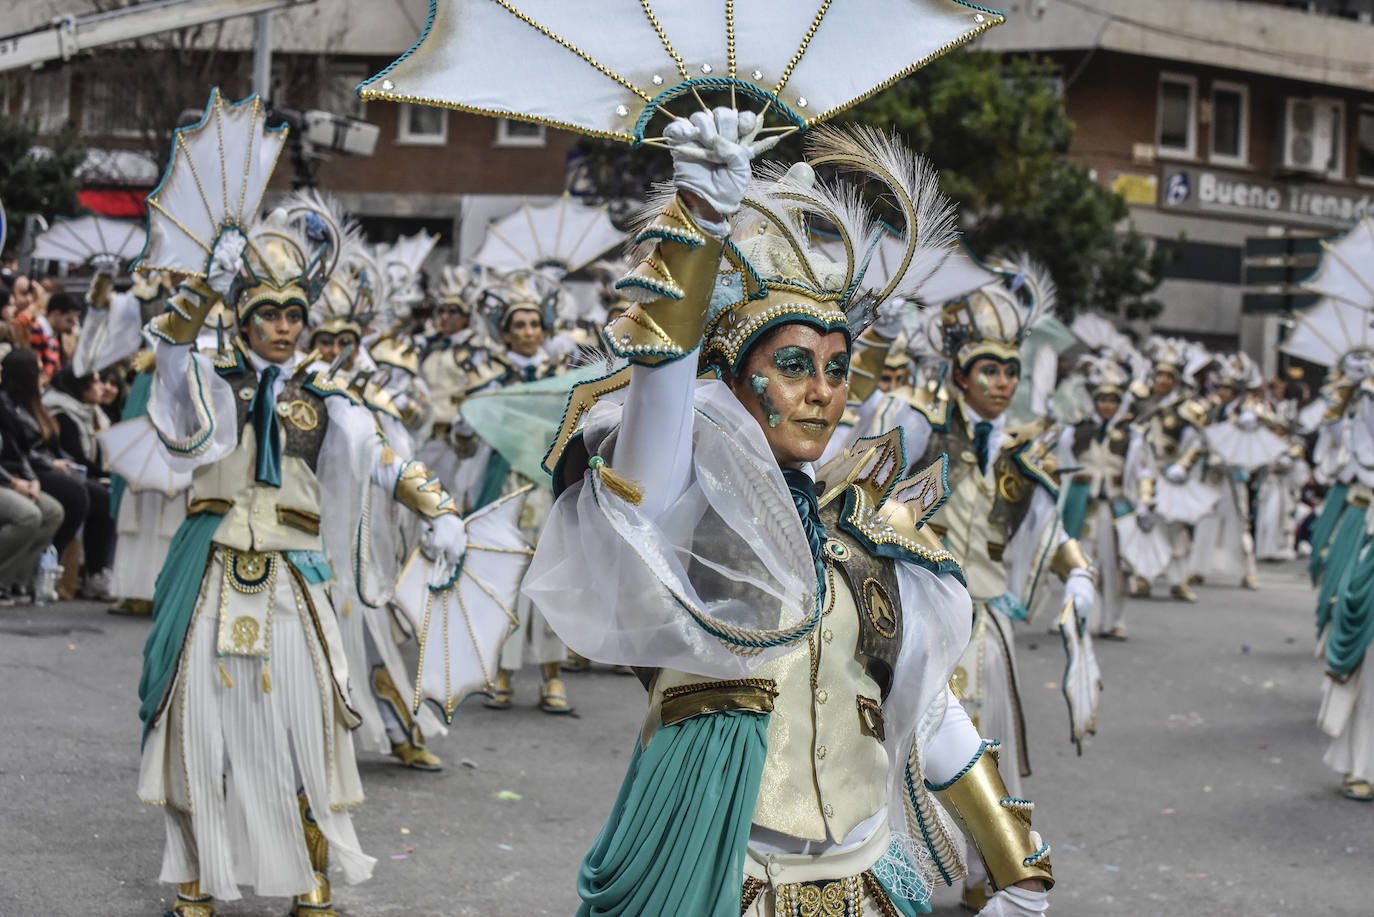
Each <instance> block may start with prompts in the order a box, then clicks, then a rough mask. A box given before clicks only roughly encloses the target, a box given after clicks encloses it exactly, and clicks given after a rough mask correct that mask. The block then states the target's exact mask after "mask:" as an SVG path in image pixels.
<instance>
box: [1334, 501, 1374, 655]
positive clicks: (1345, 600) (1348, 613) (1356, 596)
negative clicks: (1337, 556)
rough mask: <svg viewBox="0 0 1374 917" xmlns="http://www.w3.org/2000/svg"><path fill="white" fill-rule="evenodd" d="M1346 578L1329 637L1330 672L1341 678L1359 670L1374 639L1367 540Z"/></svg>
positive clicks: (1371, 548) (1373, 569) (1371, 551)
mask: <svg viewBox="0 0 1374 917" xmlns="http://www.w3.org/2000/svg"><path fill="white" fill-rule="evenodd" d="M1356 515H1359V516H1360V517H1361V518H1363V516H1364V514H1363V513H1356ZM1343 579H1344V583H1343V585H1342V586H1341V591H1340V594H1339V595H1338V596H1337V598H1336V601H1335V603H1334V604H1332V605H1331V630H1330V632H1329V633H1328V634H1327V636H1326V667H1327V670H1328V671H1330V672H1331V674H1333V675H1336V676H1338V677H1341V678H1344V677H1346V676H1347V675H1349V674H1350V673H1351V672H1353V671H1355V670H1356V669H1357V668H1359V666H1360V663H1361V662H1362V661H1364V655H1365V651H1366V650H1367V649H1368V648H1369V641H1370V639H1371V638H1374V542H1371V541H1368V540H1366V541H1365V545H1364V547H1363V548H1362V549H1361V550H1360V553H1359V555H1358V556H1357V557H1356V559H1355V561H1354V562H1353V563H1351V564H1350V568H1349V570H1348V571H1347V572H1346V575H1345V576H1344V577H1343Z"/></svg>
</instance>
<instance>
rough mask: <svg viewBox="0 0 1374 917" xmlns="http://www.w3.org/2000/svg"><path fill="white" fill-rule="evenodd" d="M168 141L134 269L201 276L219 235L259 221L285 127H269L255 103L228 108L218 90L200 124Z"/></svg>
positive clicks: (263, 110)
mask: <svg viewBox="0 0 1374 917" xmlns="http://www.w3.org/2000/svg"><path fill="white" fill-rule="evenodd" d="M173 137H174V139H173V141H172V156H171V159H170V160H169V161H168V163H167V171H166V172H164V173H163V176H162V181H161V182H160V183H159V184H158V186H157V188H155V189H154V190H153V193H152V194H150V195H148V245H147V247H146V248H145V249H144V251H143V256H142V257H141V258H140V259H139V263H138V267H139V268H140V269H142V270H165V271H181V272H184V273H187V274H193V275H195V276H197V277H204V276H205V268H206V262H207V261H208V260H209V257H210V252H211V250H212V249H213V248H214V245H215V241H216V240H217V239H218V238H219V234H220V233H221V232H222V231H223V230H224V229H226V228H228V227H240V228H242V229H246V228H247V227H249V226H251V225H252V224H253V223H254V222H256V220H257V213H258V205H259V204H260V203H261V201H262V194H263V191H264V190H266V188H267V182H268V180H269V179H271V177H272V170H273V169H274V168H276V165H277V157H278V156H279V155H280V154H281V150H282V146H283V145H284V144H285V143H286V127H285V126H284V125H283V126H280V127H268V126H267V110H266V108H265V107H264V105H263V103H262V100H261V99H260V98H259V97H258V96H256V95H253V96H249V97H248V98H246V99H244V100H243V101H241V102H232V103H231V102H226V101H224V97H223V96H222V95H220V91H219V89H218V88H215V89H212V90H211V91H210V101H209V103H207V104H206V106H205V114H204V115H203V116H202V117H201V119H200V120H199V121H197V122H196V123H195V124H193V125H191V126H190V127H183V128H180V129H178V130H177V132H176V133H175V134H174V135H173Z"/></svg>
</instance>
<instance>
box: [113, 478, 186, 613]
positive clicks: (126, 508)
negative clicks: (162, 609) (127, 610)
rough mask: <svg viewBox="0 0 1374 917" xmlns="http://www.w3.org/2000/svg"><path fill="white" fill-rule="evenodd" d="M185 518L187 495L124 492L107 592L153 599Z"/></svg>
mask: <svg viewBox="0 0 1374 917" xmlns="http://www.w3.org/2000/svg"><path fill="white" fill-rule="evenodd" d="M185 518H186V495H185V494H184V493H180V494H177V495H176V496H175V497H170V498H169V497H167V496H165V495H163V494H161V493H159V492H158V491H155V490H144V491H137V492H135V491H132V490H126V491H124V496H123V497H121V498H120V501H119V516H118V518H117V519H116V521H115V530H116V531H117V532H118V533H119V538H118V540H117V541H116V542H115V553H114V562H113V564H112V565H111V576H110V594H111V595H113V596H114V597H115V598H119V599H143V600H145V601H149V602H151V601H152V600H153V585H154V584H155V583H156V582H157V575H158V574H159V573H160V572H162V565H163V563H164V562H165V561H166V560H167V549H168V547H170V546H171V544H172V536H173V535H175V534H176V531H177V527H178V526H180V525H181V523H182V520H184V519H185Z"/></svg>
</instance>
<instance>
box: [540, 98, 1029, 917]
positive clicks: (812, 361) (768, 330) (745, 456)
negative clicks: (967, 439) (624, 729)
mask: <svg viewBox="0 0 1374 917" xmlns="http://www.w3.org/2000/svg"><path fill="white" fill-rule="evenodd" d="M758 127H759V124H758V122H757V120H756V117H755V115H754V114H753V113H750V112H735V111H733V110H731V109H716V110H715V111H714V112H713V113H707V112H701V113H698V114H695V115H693V116H692V118H691V120H690V121H683V120H679V121H676V122H674V123H673V124H672V125H671V126H670V127H669V128H668V129H667V131H665V138H666V141H667V143H668V145H669V146H670V147H671V148H672V149H673V153H674V175H675V182H676V193H675V194H673V195H672V197H671V198H669V199H668V200H667V201H666V202H664V203H663V205H662V208H661V210H658V211H657V213H656V215H654V216H653V217H652V219H651V220H650V221H649V222H648V223H647V225H646V226H645V227H644V228H643V230H642V231H641V232H640V233H639V235H638V237H637V239H638V242H639V243H640V244H641V245H642V246H643V247H644V249H645V252H644V258H643V260H641V261H640V262H639V264H638V266H637V267H636V268H635V269H634V270H633V271H632V272H631V274H630V275H629V276H627V277H626V278H625V279H624V280H622V281H621V284H620V286H621V287H622V289H625V290H627V291H628V292H633V293H635V294H637V298H638V299H639V300H640V301H638V302H636V303H635V305H634V306H632V307H631V308H630V309H629V311H628V312H626V313H625V314H624V315H623V316H621V317H620V318H618V319H617V320H615V321H613V322H612V323H611V324H610V325H608V326H607V329H606V339H607V342H608V344H609V346H610V347H611V348H612V349H613V350H614V351H615V352H616V353H617V354H618V355H620V356H622V357H624V358H626V359H628V360H629V361H630V363H631V366H630V367H628V368H627V369H625V370H622V371H621V372H620V373H618V374H616V375H614V376H612V377H609V378H607V379H603V380H597V381H594V382H588V383H584V384H583V385H580V386H578V387H577V388H575V389H574V390H573V394H572V396H571V400H570V403H569V411H568V415H567V417H566V418H565V421H564V428H563V430H562V432H561V434H560V437H559V439H558V440H557V441H556V442H555V446H554V449H553V451H552V452H551V453H550V459H549V464H550V466H551V467H552V468H553V469H554V471H555V483H556V485H559V486H562V487H563V488H565V489H564V490H563V492H562V494H561V496H560V497H559V498H558V501H557V503H556V504H555V506H554V508H553V511H552V513H551V514H550V517H549V520H548V523H547V525H546V527H545V530H544V533H543V537H542V540H541V542H540V545H539V549H538V551H537V552H536V555H535V559H534V562H533V565H532V566H531V569H530V573H529V575H528V577H527V579H526V584H525V591H526V594H527V595H529V596H530V597H531V598H532V599H533V600H534V602H535V603H536V605H537V606H538V607H539V608H540V609H541V610H542V611H543V613H544V614H545V615H546V616H547V617H548V619H549V620H550V622H551V623H553V624H554V626H555V628H556V629H557V630H558V631H559V633H560V635H561V636H563V637H564V639H565V640H566V641H567V642H568V643H569V646H570V648H571V649H573V650H574V651H576V652H578V653H580V654H582V655H584V656H587V657H588V658H592V659H596V660H600V661H603V662H610V663H619V664H627V665H633V666H636V667H639V669H640V670H641V674H642V677H643V678H644V680H645V683H646V685H647V687H648V688H649V692H650V693H649V709H648V714H647V716H646V719H645V723H644V728H643V731H642V733H641V737H640V740H639V741H638V742H637V743H636V745H635V750H634V755H633V759H632V761H631V764H630V767H629V771H628V773H627V774H626V777H625V781H624V784H623V786H622V788H621V792H620V795H619V797H618V798H617V799H616V801H615V804H614V807H613V809H612V812H611V815H610V818H609V819H608V821H607V823H606V825H605V827H604V828H603V829H602V832H601V835H600V836H599V837H598V839H597V841H596V843H595V845H594V846H593V848H592V850H591V852H590V853H589V854H588V855H587V857H586V859H585V861H584V863H583V866H582V870H581V873H580V875H579V879H578V891H579V894H580V895H581V897H582V901H583V903H582V907H581V909H580V910H579V913H580V914H586V915H594V914H622V915H632V914H644V915H648V914H693V915H712V917H725V915H730V917H734V915H738V914H741V913H743V914H752V915H765V914H769V915H771V914H788V915H791V914H798V913H836V914H839V913H859V912H863V913H876V914H887V915H892V914H903V915H910V914H915V913H923V912H929V907H930V905H929V894H930V892H929V883H930V882H932V881H944V882H954V881H957V880H958V878H959V877H960V876H962V875H963V870H964V867H963V864H962V862H961V861H960V860H961V857H960V851H961V846H960V844H959V843H958V841H957V836H958V835H957V834H956V833H955V832H954V831H953V829H952V826H951V824H950V823H949V820H948V816H947V815H946V814H945V810H944V809H943V808H942V806H941V804H940V803H939V802H937V801H936V800H937V798H938V799H939V800H942V801H943V804H944V805H945V806H948V808H949V810H950V811H951V812H952V813H953V815H954V816H955V818H957V819H958V820H959V822H960V824H961V825H962V826H963V828H964V830H965V831H967V832H968V834H969V836H970V837H971V838H972V839H973V840H974V842H975V845H976V846H977V848H978V850H979V852H980V854H981V856H982V858H983V859H984V861H985V862H986V864H987V870H988V872H989V873H990V874H991V875H992V878H993V880H994V882H995V883H996V884H997V886H998V887H999V888H1000V889H1001V891H1000V892H999V894H998V895H997V896H996V899H995V900H994V902H993V903H992V904H990V905H989V907H988V909H987V911H986V912H987V913H990V914H1033V913H1041V912H1043V910H1044V908H1045V905H1046V900H1047V895H1046V893H1045V891H1044V889H1045V888H1047V887H1048V886H1049V884H1050V883H1051V881H1052V879H1051V876H1050V871H1049V864H1048V847H1047V846H1046V845H1044V844H1042V843H1041V842H1040V839H1039V838H1038V836H1036V835H1035V834H1034V833H1033V832H1032V831H1031V830H1030V828H1029V814H1030V803H1029V802H1027V801H1025V800H1020V799H1016V798H1012V797H1011V795H1010V794H1008V793H1007V791H1006V789H1005V787H1004V785H1003V782H1002V778H1001V777H1000V776H999V774H998V772H997V766H996V754H995V748H996V743H995V742H984V741H982V740H981V739H980V738H979V735H978V732H977V730H975V729H974V728H973V726H972V724H971V723H970V722H969V720H968V717H967V716H966V715H965V714H964V711H963V709H962V708H961V707H960V706H959V704H958V702H957V700H955V698H954V697H953V695H952V694H951V693H950V691H949V689H948V687H947V683H948V681H949V677H950V675H951V673H952V672H953V669H954V665H955V662H956V659H957V657H958V655H959V653H960V652H961V651H962V649H963V647H964V645H965V644H966V642H967V640H968V636H969V620H970V613H969V612H970V607H969V599H968V594H967V592H966V591H965V589H964V587H963V585H962V574H961V571H960V569H959V566H958V565H957V564H956V563H955V560H954V557H953V555H952V554H951V553H950V552H949V551H948V550H946V549H944V548H943V547H942V546H941V545H940V544H939V542H938V540H937V539H935V538H933V537H932V536H931V533H930V531H929V528H928V527H927V526H924V525H923V523H924V522H925V520H926V519H927V518H928V517H929V516H930V514H931V513H933V512H934V511H935V510H936V509H938V507H939V506H940V503H941V502H942V500H943V499H944V496H945V491H944V487H943V468H944V464H945V463H944V459H943V457H941V456H939V455H937V456H935V458H934V459H933V460H932V461H930V462H927V463H926V464H925V465H924V466H921V465H920V464H919V463H918V466H917V467H918V469H919V470H918V471H917V472H916V473H915V474H912V475H908V474H907V473H906V469H907V462H906V459H905V456H904V453H903V448H902V442H901V435H900V433H898V432H895V431H894V432H892V433H890V434H888V435H886V436H883V437H877V438H872V439H867V440H863V441H861V442H859V443H858V444H857V445H856V448H855V450H854V451H853V452H845V453H842V454H841V456H840V457H839V458H838V459H837V460H835V461H833V462H831V463H828V464H826V465H824V466H820V467H818V466H817V464H816V462H817V460H818V459H819V458H820V456H821V454H822V452H823V450H824V449H825V447H826V445H827V443H828V441H829V440H830V438H831V436H832V435H833V433H834V431H835V428H836V425H837V423H838V421H839V419H840V416H841V414H842V413H843V411H844V409H845V401H846V394H847V392H848V388H849V386H850V384H851V379H852V378H857V377H851V374H850V366H849V361H850V352H851V342H852V340H853V338H854V337H855V336H856V335H857V334H858V333H860V332H861V331H862V330H863V328H864V327H865V326H866V325H867V324H868V323H869V322H870V321H872V319H873V317H874V312H875V310H876V309H877V308H878V307H880V306H881V305H882V304H883V302H884V301H886V300H887V299H888V298H890V297H893V296H895V295H899V294H901V293H903V292H910V291H911V288H913V287H916V286H919V284H920V283H921V282H922V281H923V280H924V279H925V278H926V277H928V275H929V274H930V273H931V272H932V271H933V270H934V269H935V268H936V267H937V266H938V264H939V263H940V260H941V259H942V258H943V257H944V253H945V252H947V250H948V249H947V245H948V235H949V227H950V223H951V220H950V215H949V213H948V211H947V208H946V206H945V204H944V202H943V200H942V199H941V198H940V197H939V195H938V194H937V193H936V192H935V191H934V185H935V177H934V175H933V173H931V172H930V171H929V170H928V169H927V168H925V167H924V166H923V165H922V164H920V163H919V162H917V161H915V160H913V158H912V157H911V156H910V154H908V153H907V152H906V151H905V150H903V149H901V148H900V147H899V146H898V145H897V144H895V143H894V142H892V141H891V140H889V139H887V138H885V137H882V136H879V135H877V134H874V133H872V132H866V131H856V132H855V133H852V134H844V133H839V132H834V131H826V130H820V131H817V132H816V134H814V135H813V136H814V146H813V147H812V151H813V154H814V156H813V159H812V164H813V165H816V166H820V165H822V164H825V163H830V164H838V165H840V166H841V167H843V168H846V169H850V170H853V171H855V172H857V173H859V174H860V175H862V176H864V177H873V178H877V179H878V180H880V181H881V182H883V183H884V184H886V185H887V186H888V188H889V189H890V190H891V191H892V192H893V193H894V194H895V195H896V196H897V199H898V200H899V202H900V204H901V207H902V209H903V211H904V212H905V215H906V224H907V232H908V239H907V241H908V244H909V248H908V250H907V253H908V255H909V256H910V260H909V261H904V262H903V263H904V265H905V269H904V270H902V271H900V272H899V275H898V276H897V277H895V278H894V279H893V280H891V281H890V282H889V283H888V285H887V286H886V288H884V289H881V290H879V289H876V288H875V289H870V288H868V287H867V286H866V285H865V284H864V281H863V270H864V268H863V250H864V246H865V244H866V243H867V241H868V240H869V239H870V238H871V236H872V234H873V233H874V232H875V231H876V229H877V220H876V219H875V218H874V217H873V216H872V215H871V214H869V213H868V212H867V210H866V208H865V207H864V206H863V205H862V204H861V203H860V201H861V198H860V196H859V195H858V193H857V188H856V187H854V186H851V185H848V184H844V183H841V182H836V183H834V184H828V183H815V182H814V173H813V172H812V170H811V167H810V166H808V165H805V164H802V165H798V166H796V167H794V168H793V169H792V170H791V171H789V172H787V173H786V174H783V173H782V172H781V170H777V169H773V170H765V171H764V172H763V174H762V176H761V179H762V180H761V181H759V182H755V183H754V184H753V185H752V186H751V185H750V179H751V168H750V162H751V158H752V155H753V154H754V152H756V151H757V150H758V149H759V148H761V147H762V146H764V145H765V144H764V143H760V142H758V141H757V139H756V138H757V136H758V134H757V128H758ZM655 209H656V210H657V208H655ZM737 211H738V214H737ZM813 219H821V220H824V221H825V222H827V223H829V224H831V225H833V226H835V227H836V228H837V229H839V231H840V232H841V233H842V234H843V235H844V236H845V237H846V238H847V239H848V242H849V244H848V245H847V246H846V252H847V263H835V262H833V261H829V260H827V259H825V258H824V257H823V256H820V255H819V254H818V253H816V252H814V251H813V250H811V248H810V246H809V245H808V244H807V241H806V240H807V235H806V232H805V227H804V226H803V225H802V224H803V223H804V222H806V221H809V220H813ZM722 253H723V254H724V258H725V264H724V265H722V264H721V257H722ZM702 370H706V371H707V373H706V375H704V376H699V373H701V372H702ZM875 382H876V373H870V374H869V376H868V377H867V379H866V380H865V383H866V384H867V385H868V386H869V387H870V388H871V387H872V385H873V384H874V383H875ZM583 421H585V423H584V424H583ZM579 425H581V426H582V429H581V431H580V432H579V433H577V434H576V435H573V434H574V430H575V429H576V428H577V427H578V426H579Z"/></svg>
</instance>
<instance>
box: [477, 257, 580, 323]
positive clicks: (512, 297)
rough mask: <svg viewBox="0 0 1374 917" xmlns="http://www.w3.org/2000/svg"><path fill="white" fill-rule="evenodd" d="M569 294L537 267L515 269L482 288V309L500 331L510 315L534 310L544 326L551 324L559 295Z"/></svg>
mask: <svg viewBox="0 0 1374 917" xmlns="http://www.w3.org/2000/svg"><path fill="white" fill-rule="evenodd" d="M569 295H570V294H569V293H568V291H567V290H566V289H564V287H563V285H562V284H561V283H559V282H558V281H557V280H554V279H553V278H552V277H550V276H548V275H547V274H544V273H542V272H540V271H531V270H515V271H511V272H510V273H508V274H504V275H502V276H500V277H499V278H497V279H496V280H494V281H493V282H492V283H491V284H490V285H489V286H487V287H485V288H484V289H483V290H482V303H483V309H484V311H486V313H487V319H488V321H490V322H491V326H492V327H493V328H495V329H496V331H497V332H498V333H499V332H503V331H505V330H506V325H507V323H508V322H509V321H510V318H511V316H512V315H514V314H515V313H516V312H520V311H529V312H538V313H539V317H540V319H541V320H542V321H543V322H544V327H545V328H546V329H548V328H552V327H553V323H554V320H555V318H556V317H557V315H558V313H559V306H560V303H561V301H562V300H563V299H565V298H567V297H568V296H569Z"/></svg>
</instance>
